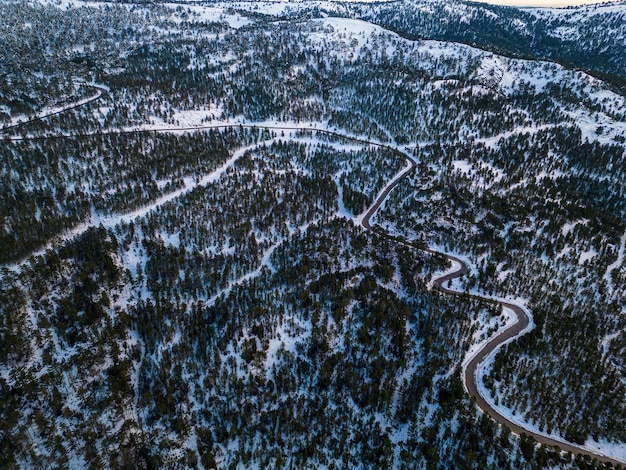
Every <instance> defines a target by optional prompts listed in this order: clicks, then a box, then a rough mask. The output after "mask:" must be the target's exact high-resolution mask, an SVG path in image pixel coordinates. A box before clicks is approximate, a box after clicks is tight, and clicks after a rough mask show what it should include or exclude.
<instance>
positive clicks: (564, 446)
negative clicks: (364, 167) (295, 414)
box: [14, 124, 626, 466]
mask: <svg viewBox="0 0 626 470" xmlns="http://www.w3.org/2000/svg"><path fill="white" fill-rule="evenodd" d="M233 127H235V128H236V127H241V128H248V129H249V128H255V129H265V130H276V131H279V130H282V131H289V130H295V131H309V132H319V133H321V134H325V135H330V136H335V137H338V138H342V139H345V140H349V141H351V142H356V143H362V144H365V145H373V146H377V147H380V148H384V149H387V150H390V151H392V152H394V153H395V154H396V155H398V156H399V157H400V158H403V159H405V160H406V161H407V162H408V164H409V167H408V168H407V169H405V170H404V171H402V172H400V173H399V174H398V175H396V176H395V177H394V178H393V179H392V180H391V181H390V182H389V183H388V184H387V186H385V188H384V189H383V190H382V191H381V192H380V194H379V195H378V197H377V198H376V200H375V201H374V203H373V204H372V206H371V207H370V208H369V209H368V210H367V212H366V213H365V215H364V216H363V218H362V219H361V225H362V226H363V228H365V229H366V230H371V229H372V225H371V218H372V216H373V215H374V214H375V213H376V211H378V209H379V208H380V206H381V204H382V203H383V202H384V201H385V200H386V198H387V196H389V193H390V192H391V191H392V190H393V189H394V188H395V187H396V186H397V185H398V184H399V183H400V182H401V181H402V180H403V179H404V178H406V177H407V176H408V175H410V174H411V173H412V172H414V171H415V169H416V168H417V162H416V161H415V160H414V159H413V158H412V157H411V156H409V155H408V154H406V153H404V152H402V151H400V150H398V149H397V148H394V147H392V146H390V145H387V144H385V143H380V142H373V141H369V140H366V139H360V138H356V137H350V136H347V135H343V134H341V133H339V132H334V131H330V130H326V129H317V128H312V127H296V126H281V125H276V126H267V125H252V124H216V125H215V124H214V125H211V124H209V125H203V126H196V127H172V128H167V129H139V130H127V131H103V132H96V133H92V134H71V135H69V134H67V135H59V136H46V137H26V138H19V139H14V140H39V139H50V138H63V137H87V136H89V135H101V134H127V133H128V134H131V133H157V132H172V131H198V130H203V129H205V130H208V129H224V128H233ZM423 251H424V252H427V253H430V254H433V255H440V256H444V257H446V258H448V259H449V260H450V261H452V262H456V263H458V266H459V268H458V269H457V270H456V271H454V272H451V273H448V274H445V275H443V276H441V277H439V278H437V279H435V280H433V288H434V289H437V290H438V291H440V292H442V293H444V294H447V295H462V296H465V297H468V296H469V297H471V298H475V299H480V300H481V301H483V302H489V303H496V304H499V305H502V306H503V307H507V308H509V309H511V310H512V311H513V312H514V313H515V315H516V317H517V321H516V322H515V323H514V324H513V325H511V326H510V327H508V328H506V329H504V330H502V331H500V332H499V333H497V334H496V335H495V336H494V337H493V338H492V339H491V340H489V342H487V343H486V344H485V345H484V346H483V347H482V348H481V349H480V350H479V351H478V352H477V353H476V354H475V355H474V357H473V358H472V359H471V360H470V361H469V362H468V363H467V364H466V365H465V368H464V369H463V372H462V374H463V377H462V378H463V382H464V384H465V387H466V389H467V391H468V393H469V394H470V395H471V396H472V397H473V398H474V399H475V401H476V405H477V406H478V408H479V409H480V410H481V411H483V412H484V413H486V414H487V415H489V416H490V417H491V418H492V419H493V420H495V421H496V422H498V423H500V424H501V425H504V426H507V427H508V428H509V429H511V431H512V432H514V433H516V434H519V435H521V434H526V435H528V436H532V437H533V438H534V439H535V440H536V441H537V442H539V443H541V444H545V445H548V446H553V447H559V448H560V449H561V450H563V451H569V452H572V453H573V454H576V455H585V456H588V457H591V458H592V459H597V460H598V461H601V462H605V463H609V464H612V465H614V466H624V465H626V462H620V461H618V460H616V459H613V458H610V457H607V456H605V455H602V454H599V453H596V452H593V451H590V450H587V449H583V448H581V447H579V446H576V445H575V444H572V443H567V442H562V441H557V440H555V439H552V438H549V437H546V436H543V435H540V434H536V433H534V432H532V431H530V430H528V429H525V428H523V427H521V426H519V425H518V424H516V423H513V422H512V421H510V420H508V419H507V418H506V417H505V416H503V415H502V414H500V412H499V411H498V410H497V409H495V408H493V407H492V406H491V405H490V404H489V403H487V401H486V400H485V399H484V397H483V396H482V395H481V394H480V392H479V389H478V386H477V381H476V374H477V371H478V367H479V366H480V365H481V363H482V362H483V361H484V360H485V359H486V358H487V356H489V354H491V353H492V352H493V351H494V350H496V349H497V348H498V347H500V346H501V345H502V344H503V343H505V342H506V341H508V340H511V339H512V338H516V337H517V336H519V335H520V334H522V332H523V331H524V330H525V329H526V328H527V327H528V325H529V323H530V318H529V316H528V314H527V313H526V311H525V310H524V309H523V308H522V307H520V306H519V305H517V304H513V303H509V302H503V301H498V300H494V299H490V298H486V297H481V296H478V295H472V294H466V293H463V292H457V291H454V290H451V289H448V288H446V287H445V283H446V282H447V281H449V280H451V279H456V278H459V277H461V276H464V275H466V274H468V273H469V268H468V267H467V265H466V264H465V263H464V262H463V261H462V260H460V259H458V258H455V257H454V256H451V255H448V254H446V253H441V252H438V251H435V250H432V249H424V250H423Z"/></svg>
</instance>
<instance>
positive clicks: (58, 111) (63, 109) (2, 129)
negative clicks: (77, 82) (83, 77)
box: [0, 83, 108, 140]
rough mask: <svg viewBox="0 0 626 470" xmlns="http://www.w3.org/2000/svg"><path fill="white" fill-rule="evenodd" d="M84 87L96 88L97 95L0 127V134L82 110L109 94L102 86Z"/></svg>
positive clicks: (91, 85)
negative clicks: (71, 110)
mask: <svg viewBox="0 0 626 470" xmlns="http://www.w3.org/2000/svg"><path fill="white" fill-rule="evenodd" d="M81 84H82V85H83V86H84V87H87V88H94V89H95V90H96V94H95V95H93V96H89V97H87V98H83V99H82V100H80V101H75V102H73V103H70V104H67V105H65V106H61V107H59V108H55V109H52V110H49V111H42V112H40V113H37V114H35V115H34V116H30V117H28V118H27V119H25V120H24V121H19V122H14V123H12V124H7V125H6V126H3V127H0V132H5V131H8V130H10V129H15V128H16V127H20V126H24V125H26V124H28V123H31V122H34V121H40V120H42V119H45V118H48V117H50V116H56V115H57V114H61V113H64V112H66V111H69V110H70V109H76V108H80V107H81V106H85V105H87V104H89V103H91V102H93V101H96V100H99V99H100V98H101V97H102V95H103V94H104V93H108V90H107V89H106V88H104V87H103V86H101V85H95V84H93V83H81ZM13 140H27V139H26V138H19V139H13Z"/></svg>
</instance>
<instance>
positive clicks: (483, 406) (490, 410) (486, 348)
mask: <svg viewBox="0 0 626 470" xmlns="http://www.w3.org/2000/svg"><path fill="white" fill-rule="evenodd" d="M377 145H380V144H377ZM382 146H384V147H386V148H388V149H391V150H394V151H395V152H396V153H397V154H398V155H402V156H403V157H404V158H405V159H406V160H407V161H408V162H409V164H410V168H409V169H408V170H406V171H404V172H402V173H400V174H398V175H397V176H396V177H395V178H394V179H393V180H392V181H391V182H390V183H389V184H388V185H387V186H386V187H385V189H384V190H383V191H382V192H381V193H380V194H379V195H378V198H377V199H376V201H374V204H372V206H371V207H370V208H369V209H368V211H367V212H366V213H365V216H364V217H363V219H362V221H361V225H362V226H363V227H364V228H365V229H368V230H370V229H372V226H371V223H370V220H371V218H372V216H373V215H374V214H375V213H376V211H377V210H378V209H379V208H380V206H381V204H382V203H383V202H384V200H385V199H386V198H387V196H388V195H389V193H390V192H391V191H392V190H393V188H395V187H396V186H397V185H398V184H399V183H400V182H401V181H402V180H403V179H404V178H406V177H407V176H408V175H409V174H411V173H412V172H413V171H414V170H415V168H416V166H417V164H416V162H415V160H414V159H413V158H411V157H410V156H408V155H406V154H404V153H403V152H400V151H398V150H397V149H393V148H392V147H389V146H387V145H382ZM423 251H425V252H427V253H430V254H433V255H440V256H444V257H446V258H448V260H450V261H451V262H453V263H456V264H458V269H457V270H456V271H453V272H450V273H447V274H445V275H443V276H441V277H438V278H437V279H434V280H433V283H432V286H433V289H436V290H438V291H439V292H442V293H444V294H447V295H455V296H463V297H465V298H468V297H469V298H473V299H477V300H481V301H482V302H487V303H492V304H498V305H501V306H502V307H506V308H509V309H511V310H512V311H513V312H514V313H515V316H516V322H515V323H514V324H513V325H511V326H509V327H508V328H506V329H504V330H501V331H499V332H498V333H497V334H496V335H495V336H494V337H492V338H491V339H490V340H489V341H488V342H487V343H486V344H485V345H483V347H482V348H481V349H480V350H479V351H478V352H476V353H475V354H474V356H473V357H472V359H471V360H470V361H469V362H468V363H467V364H466V365H465V367H464V369H463V371H462V374H463V377H462V379H463V383H464V385H465V387H466V389H467V391H468V393H469V394H470V395H471V396H472V398H474V400H475V403H476V406H477V407H478V408H479V409H480V410H481V411H482V412H483V413H486V414H487V415H489V416H490V417H491V418H492V419H493V420H494V421H496V422H497V423H499V424H501V425H504V426H506V427H508V428H509V429H510V430H511V431H512V432H513V433H515V434H517V435H521V434H526V435H527V436H531V437H533V438H534V439H535V440H536V441H537V442H539V443H541V444H544V445H547V446H552V447H558V448H560V449H561V450H562V451H565V452H571V453H572V454H575V455H585V456H589V457H591V458H592V459H597V460H598V461H600V462H604V463H610V464H612V465H613V466H616V467H617V466H621V465H624V464H625V463H624V462H620V461H619V460H616V459H613V458H611V457H607V456H605V455H602V454H598V453H595V452H592V451H590V450H587V449H583V448H581V447H579V446H577V445H575V444H573V443H568V442H565V441H560V440H556V439H553V438H550V437H546V436H543V435H541V434H536V433H534V432H533V431H530V430H528V429H526V428H523V427H522V426H520V425H518V424H516V423H514V422H512V421H510V420H509V419H508V418H506V417H505V416H503V415H502V414H501V413H500V412H499V411H498V410H497V409H495V408H494V407H492V406H491V405H490V404H489V403H488V402H487V400H485V398H484V396H483V395H482V394H481V393H480V391H479V388H478V382H477V374H478V368H479V366H480V365H481V364H482V363H483V362H484V361H485V359H486V358H487V357H488V356H489V355H490V354H491V353H492V352H493V351H495V350H496V349H498V348H499V347H500V346H502V345H503V344H504V343H506V342H507V341H509V340H511V339H512V338H516V337H518V336H521V335H522V334H523V333H525V330H526V328H528V326H529V325H530V317H529V316H528V313H527V312H526V310H524V309H523V308H522V307H521V306H520V305H517V304H514V303H510V302H504V301H500V300H495V299H490V298H488V297H482V296H479V295H474V294H467V293H464V292H459V291H455V290H452V289H448V288H447V287H445V283H447V282H448V281H450V280H452V279H457V278H459V277H462V276H465V275H467V274H469V272H470V271H469V268H468V266H467V264H466V263H465V262H463V261H462V260H460V259H459V258H456V257H454V256H451V255H448V254H446V253H441V252H438V251H436V250H432V249H428V248H427V249H424V250H423Z"/></svg>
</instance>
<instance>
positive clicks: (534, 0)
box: [474, 0, 606, 7]
mask: <svg viewBox="0 0 626 470" xmlns="http://www.w3.org/2000/svg"><path fill="white" fill-rule="evenodd" d="M474 1H478V2H483V3H492V4H496V5H513V6H517V7H568V6H572V5H586V4H589V3H603V2H604V1H606V0H474Z"/></svg>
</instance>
